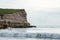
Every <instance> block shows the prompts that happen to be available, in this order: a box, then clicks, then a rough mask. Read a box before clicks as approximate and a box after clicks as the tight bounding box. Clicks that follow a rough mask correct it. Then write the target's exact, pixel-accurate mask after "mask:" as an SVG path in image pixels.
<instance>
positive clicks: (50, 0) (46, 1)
mask: <svg viewBox="0 0 60 40" xmlns="http://www.w3.org/2000/svg"><path fill="white" fill-rule="evenodd" d="M0 8H15V9H16V8H18V9H25V10H26V13H27V19H28V22H29V23H30V24H31V25H34V26H37V27H60V0H0Z"/></svg>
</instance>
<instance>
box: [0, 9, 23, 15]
mask: <svg viewBox="0 0 60 40" xmlns="http://www.w3.org/2000/svg"><path fill="white" fill-rule="evenodd" d="M17 10H20V9H0V15H4V14H9V13H13V12H16V11H17ZM22 10H23V9H22Z"/></svg>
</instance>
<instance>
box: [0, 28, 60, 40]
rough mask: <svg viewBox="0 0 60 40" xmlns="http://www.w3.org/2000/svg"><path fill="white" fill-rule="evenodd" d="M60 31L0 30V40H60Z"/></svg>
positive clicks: (52, 29)
mask: <svg viewBox="0 0 60 40" xmlns="http://www.w3.org/2000/svg"><path fill="white" fill-rule="evenodd" d="M59 31H60V29H59V28H7V29H0V40H60V39H59V38H60V36H59V35H60V32H59ZM47 33H48V34H49V35H48V34H47ZM37 34H41V38H40V37H38V36H37ZM51 34H53V36H51ZM54 34H55V35H54ZM46 36H47V37H46ZM48 37H49V38H48Z"/></svg>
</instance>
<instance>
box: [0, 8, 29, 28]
mask: <svg viewBox="0 0 60 40" xmlns="http://www.w3.org/2000/svg"><path fill="white" fill-rule="evenodd" d="M27 26H28V27H30V23H28V22H27V14H26V12H25V10H24V9H0V28H7V27H12V28H14V27H15V28H17V27H20V28H26V27H27Z"/></svg>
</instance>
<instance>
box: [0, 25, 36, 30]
mask: <svg viewBox="0 0 60 40" xmlns="http://www.w3.org/2000/svg"><path fill="white" fill-rule="evenodd" d="M32 27H36V26H14V27H10V28H32ZM6 28H8V26H4V27H0V29H6Z"/></svg>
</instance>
